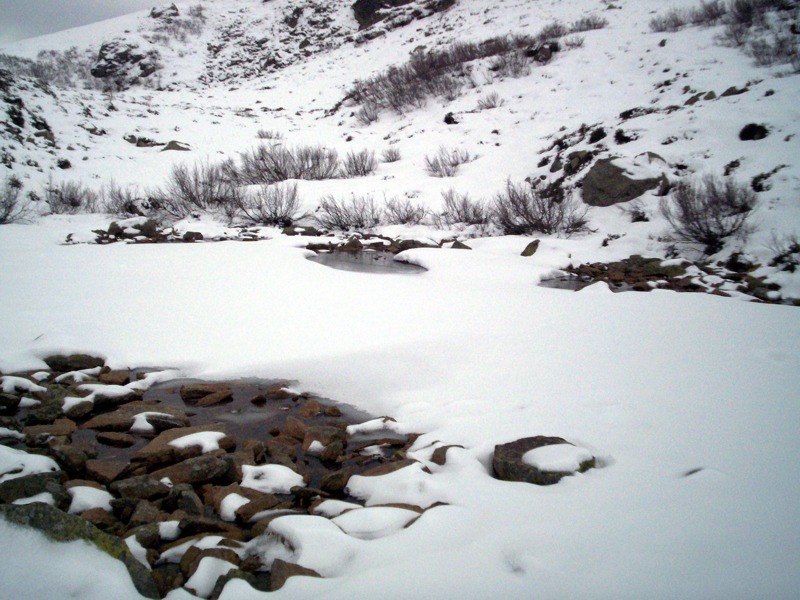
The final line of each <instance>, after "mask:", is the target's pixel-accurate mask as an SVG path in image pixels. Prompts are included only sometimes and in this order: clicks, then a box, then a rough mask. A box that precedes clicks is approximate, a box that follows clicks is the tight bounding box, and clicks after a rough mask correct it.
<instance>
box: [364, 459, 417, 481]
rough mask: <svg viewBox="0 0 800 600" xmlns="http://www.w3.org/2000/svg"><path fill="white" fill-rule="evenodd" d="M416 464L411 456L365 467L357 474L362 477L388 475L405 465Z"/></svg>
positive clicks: (403, 467)
mask: <svg viewBox="0 0 800 600" xmlns="http://www.w3.org/2000/svg"><path fill="white" fill-rule="evenodd" d="M416 464H419V463H418V461H416V460H414V459H413V458H404V459H403V460H398V461H394V462H387V463H383V464H381V465H377V466H375V467H372V468H371V469H367V470H366V471H364V472H363V473H359V475H362V476H363V477H380V476H381V475H388V474H389V473H394V472H395V471H399V470H400V469H405V468H406V467H410V466H411V465H416ZM425 470H427V469H425Z"/></svg>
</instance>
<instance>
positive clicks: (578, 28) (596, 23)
mask: <svg viewBox="0 0 800 600" xmlns="http://www.w3.org/2000/svg"><path fill="white" fill-rule="evenodd" d="M606 25H608V19H606V18H605V17H601V16H600V15H587V16H585V17H581V18H580V19H578V20H577V21H573V23H572V24H571V25H570V26H569V31H570V33H580V32H582V31H592V30H593V29H603V27H605V26H606Z"/></svg>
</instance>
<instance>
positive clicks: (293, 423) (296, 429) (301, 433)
mask: <svg viewBox="0 0 800 600" xmlns="http://www.w3.org/2000/svg"><path fill="white" fill-rule="evenodd" d="M306 429H307V428H306V425H305V423H303V422H302V421H301V420H300V419H296V418H295V417H292V416H289V417H286V423H285V424H284V426H283V433H284V434H285V435H288V436H291V437H293V438H295V439H296V440H302V439H303V438H304V437H305V435H306Z"/></svg>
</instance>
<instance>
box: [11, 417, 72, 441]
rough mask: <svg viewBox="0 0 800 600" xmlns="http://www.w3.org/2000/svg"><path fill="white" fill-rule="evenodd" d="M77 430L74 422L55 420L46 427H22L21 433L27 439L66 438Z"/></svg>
mask: <svg viewBox="0 0 800 600" xmlns="http://www.w3.org/2000/svg"><path fill="white" fill-rule="evenodd" d="M77 430H78V426H77V425H75V421H72V420H70V419H56V420H55V421H53V422H52V423H50V424H48V425H31V426H30V427H23V429H22V433H24V434H25V436H26V437H27V438H36V437H38V436H40V435H43V434H44V435H52V436H68V435H72V434H73V433H75V432H76V431H77Z"/></svg>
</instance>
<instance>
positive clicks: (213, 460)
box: [151, 450, 230, 484]
mask: <svg viewBox="0 0 800 600" xmlns="http://www.w3.org/2000/svg"><path fill="white" fill-rule="evenodd" d="M224 453H225V451H224V450H217V451H214V452H209V453H208V454H203V455H202V456H197V457H195V458H190V459H188V460H184V461H183V462H179V463H178V464H176V465H172V466H171V467H166V468H165V469H160V470H158V471H155V472H154V473H151V475H152V477H154V478H155V479H156V480H161V479H163V478H164V477H168V478H169V479H170V481H172V483H173V484H177V483H192V484H194V483H202V482H204V481H210V480H212V479H217V478H218V477H221V476H223V475H225V474H226V473H227V472H228V469H229V468H230V463H229V462H228V461H226V460H223V459H222V457H221V456H220V454H224Z"/></svg>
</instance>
